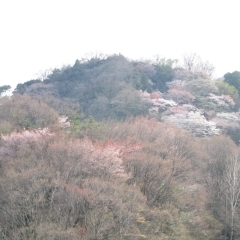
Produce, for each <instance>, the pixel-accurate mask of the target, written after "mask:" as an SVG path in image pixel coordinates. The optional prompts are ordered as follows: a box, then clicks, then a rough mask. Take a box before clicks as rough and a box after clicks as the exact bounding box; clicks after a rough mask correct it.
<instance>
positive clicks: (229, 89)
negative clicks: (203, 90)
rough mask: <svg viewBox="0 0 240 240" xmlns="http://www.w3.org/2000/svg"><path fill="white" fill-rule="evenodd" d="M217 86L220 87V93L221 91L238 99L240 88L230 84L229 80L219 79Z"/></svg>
mask: <svg viewBox="0 0 240 240" xmlns="http://www.w3.org/2000/svg"><path fill="white" fill-rule="evenodd" d="M216 86H217V87H218V90H219V93H221V94H224V95H229V96H231V97H232V98H233V99H237V98H238V96H239V95H238V90H237V89H236V88H235V87H234V86H233V85H230V84H229V83H227V82H224V81H218V82H216Z"/></svg>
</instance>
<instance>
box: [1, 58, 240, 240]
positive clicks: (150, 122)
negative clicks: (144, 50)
mask: <svg viewBox="0 0 240 240" xmlns="http://www.w3.org/2000/svg"><path fill="white" fill-rule="evenodd" d="M187 63H189V62H187V61H186V64H185V66H181V67H180V66H178V65H177V63H176V61H175V60H170V59H159V58H157V59H156V61H152V62H151V61H131V60H128V59H126V58H125V57H124V56H122V55H113V56H105V57H94V58H91V59H87V60H86V59H82V60H77V61H76V62H75V64H74V65H73V66H67V67H63V68H62V69H54V70H53V71H51V72H50V73H48V74H45V75H44V77H43V76H42V79H33V80H30V81H27V82H25V83H24V84H19V85H18V86H17V88H16V89H15V92H14V94H13V96H11V97H2V98H0V133H1V138H0V239H4V240H10V239H23V240H25V239H37V240H40V239H50V240H51V239H59V240H60V239H62V240H65V239H69V240H70V239H90V240H105V239H110V240H115V239H119V240H140V239H151V240H157V239H158V240H165V239H172V240H175V239H176V240H193V239H197V240H201V239H202V240H226V239H230V240H233V239H235V240H237V239H240V227H239V226H240V225H239V222H240V206H239V193H240V191H239V189H240V181H239V177H240V152H239V147H238V141H239V120H240V118H239V108H238V106H239V105H238V103H239V99H238V96H239V95H238V86H237V84H236V83H237V80H238V75H237V76H236V73H232V74H231V73H228V74H226V75H225V77H224V79H223V80H212V79H211V73H212V66H211V65H209V64H207V63H202V62H199V63H198V64H195V65H191V64H190V63H189V64H187ZM4 89H8V86H3V90H4ZM236 143H237V144H236Z"/></svg>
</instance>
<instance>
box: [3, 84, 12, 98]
mask: <svg viewBox="0 0 240 240" xmlns="http://www.w3.org/2000/svg"><path fill="white" fill-rule="evenodd" d="M9 89H11V86H10V85H3V86H0V96H1V94H3V93H4V92H6V91H8V90H9Z"/></svg>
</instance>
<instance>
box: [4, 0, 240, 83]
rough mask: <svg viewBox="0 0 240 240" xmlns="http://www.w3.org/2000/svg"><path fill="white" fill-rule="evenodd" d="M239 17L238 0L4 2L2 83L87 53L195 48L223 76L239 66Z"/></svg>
mask: <svg viewBox="0 0 240 240" xmlns="http://www.w3.org/2000/svg"><path fill="white" fill-rule="evenodd" d="M239 22H240V14H239V1H238V0H219V1H214V0H181V1H180V0H138V1H137V0H101V1H100V0H50V1H49V0H21V1H19V0H8V1H1V2H0V32H1V37H0V64H1V65H0V66H1V68H0V69H1V79H0V86H1V85H5V84H8V85H11V86H12V87H15V86H16V84H17V83H23V82H25V81H28V80H31V79H34V78H36V77H37V76H39V74H41V72H44V71H45V70H46V69H50V68H55V67H61V66H63V65H67V64H73V63H74V62H75V60H76V59H81V58H82V57H84V56H85V55H86V54H88V53H103V54H113V53H121V54H123V55H124V56H126V57H128V58H130V59H140V58H144V59H146V58H153V56H154V55H157V54H159V55H160V56H163V57H167V58H177V59H182V57H183V55H184V54H185V53H197V54H198V55H200V56H201V58H202V59H203V60H207V61H209V62H210V63H212V64H213V65H214V66H215V68H216V71H215V77H220V76H223V75H224V74H225V73H227V72H232V71H236V70H239V71H240V65H239V56H240V47H239V45H240V34H239V26H238V25H239Z"/></svg>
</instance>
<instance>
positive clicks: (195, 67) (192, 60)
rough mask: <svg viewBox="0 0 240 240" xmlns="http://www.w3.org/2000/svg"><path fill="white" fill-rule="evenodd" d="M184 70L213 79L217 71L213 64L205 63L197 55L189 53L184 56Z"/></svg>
mask: <svg viewBox="0 0 240 240" xmlns="http://www.w3.org/2000/svg"><path fill="white" fill-rule="evenodd" d="M183 68H185V69H186V70H188V71H190V72H193V73H197V74H203V75H205V76H206V77H211V76H212V74H213V72H214V70H215V68H214V66H213V65H212V64H211V63H209V62H208V61H205V62H204V61H203V60H202V59H201V57H200V56H198V55H197V54H196V53H189V54H185V55H184V56H183Z"/></svg>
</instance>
